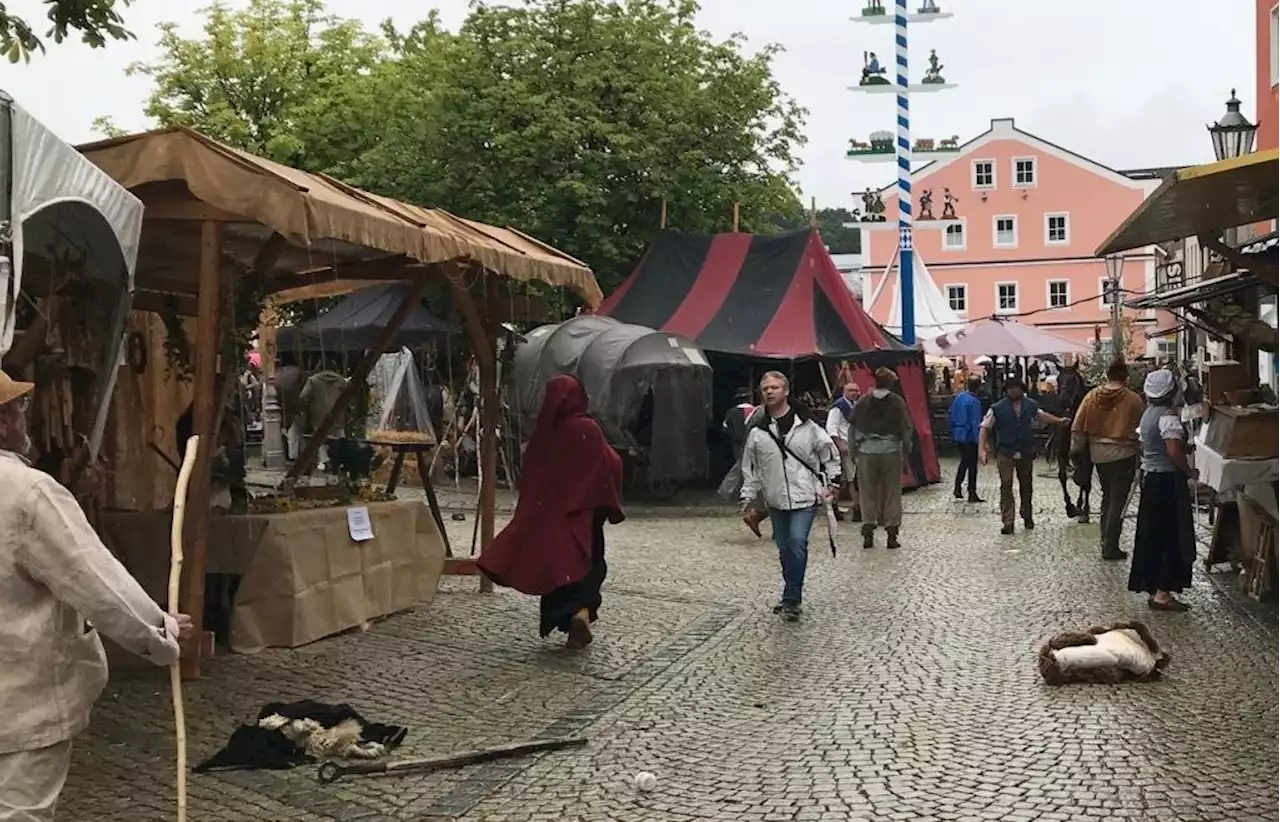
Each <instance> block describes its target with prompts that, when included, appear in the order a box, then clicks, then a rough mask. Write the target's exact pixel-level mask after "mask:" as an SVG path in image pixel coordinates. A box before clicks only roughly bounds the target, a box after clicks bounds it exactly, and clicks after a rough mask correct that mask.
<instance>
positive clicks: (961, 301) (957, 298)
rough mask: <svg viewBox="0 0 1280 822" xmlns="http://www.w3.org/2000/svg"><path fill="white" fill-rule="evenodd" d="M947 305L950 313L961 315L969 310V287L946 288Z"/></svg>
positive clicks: (953, 286) (951, 286)
mask: <svg viewBox="0 0 1280 822" xmlns="http://www.w3.org/2000/svg"><path fill="white" fill-rule="evenodd" d="M947 305H949V306H951V310H952V311H956V312H959V313H961V314H963V313H964V312H966V311H968V310H969V287H968V286H967V285H949V286H947Z"/></svg>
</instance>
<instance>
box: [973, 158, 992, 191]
mask: <svg viewBox="0 0 1280 822" xmlns="http://www.w3.org/2000/svg"><path fill="white" fill-rule="evenodd" d="M973 187H974V188H995V187H996V161H995V160H974V161H973Z"/></svg>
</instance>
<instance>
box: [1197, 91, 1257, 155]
mask: <svg viewBox="0 0 1280 822" xmlns="http://www.w3.org/2000/svg"><path fill="white" fill-rule="evenodd" d="M1207 128H1208V129H1209V137H1210V138H1212V139H1213V156H1214V157H1216V158H1218V159H1219V160H1231V159H1234V158H1236V157H1241V156H1243V155H1245V154H1248V153H1249V152H1251V151H1253V138H1254V137H1255V136H1256V135H1257V134H1258V126H1257V124H1256V123H1250V122H1249V121H1248V120H1246V119H1245V116H1244V115H1243V114H1241V113H1240V101H1239V100H1237V99H1236V90H1235V89H1231V99H1230V100H1228V101H1227V113H1226V114H1224V115H1222V119H1221V120H1219V121H1218V122H1216V123H1214V124H1213V125H1211V126H1208V127H1207Z"/></svg>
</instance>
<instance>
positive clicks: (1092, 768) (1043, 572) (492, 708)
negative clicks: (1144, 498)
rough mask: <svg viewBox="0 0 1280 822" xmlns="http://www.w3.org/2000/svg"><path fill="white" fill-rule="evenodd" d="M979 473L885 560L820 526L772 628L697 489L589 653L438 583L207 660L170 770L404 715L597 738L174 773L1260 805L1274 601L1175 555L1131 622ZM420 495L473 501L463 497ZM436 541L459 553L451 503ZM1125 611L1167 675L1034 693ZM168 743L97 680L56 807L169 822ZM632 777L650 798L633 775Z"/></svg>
mask: <svg viewBox="0 0 1280 822" xmlns="http://www.w3.org/2000/svg"><path fill="white" fill-rule="evenodd" d="M983 480H984V481H985V482H984V484H983V486H982V487H981V489H980V491H981V493H982V495H983V496H984V497H986V498H987V499H988V500H989V502H988V503H986V504H982V505H969V504H962V503H957V502H954V501H952V500H951V497H950V489H949V486H948V485H947V484H946V483H944V484H943V485H939V486H935V487H933V488H930V489H925V490H922V491H918V492H916V493H913V494H910V495H908V496H907V497H906V500H905V503H906V505H905V508H906V511H907V515H906V519H905V523H904V526H903V543H904V547H903V548H902V549H901V550H900V551H897V552H893V553H891V552H888V551H886V550H884V549H883V547H880V548H876V549H874V550H871V551H864V550H862V549H861V547H858V546H856V545H855V542H856V540H855V538H854V536H853V529H852V528H847V529H846V535H845V537H844V539H843V543H844V544H845V547H844V549H843V550H842V551H841V552H840V555H839V556H838V557H835V558H833V557H832V556H831V555H830V552H829V551H826V550H825V548H824V547H822V546H824V545H825V535H823V536H822V539H821V540H818V539H815V543H814V549H813V551H812V554H811V560H810V570H809V580H808V584H807V587H806V591H805V615H804V617H803V618H802V620H801V621H800V622H798V623H794V624H791V623H782V622H779V621H778V620H777V618H776V617H775V616H774V615H773V614H772V613H771V612H770V606H771V605H772V602H773V599H774V598H775V597H776V595H777V589H778V585H779V582H778V570H777V568H778V562H777V556H776V553H775V552H774V551H773V548H772V545H771V544H770V543H768V542H767V541H757V540H756V539H755V538H753V537H751V536H750V535H748V534H747V533H746V532H745V529H743V528H742V526H741V525H740V524H739V523H737V522H736V521H735V519H734V518H733V517H732V516H731V515H729V513H730V512H725V511H724V510H723V509H715V508H713V507H708V506H707V505H705V504H703V503H702V502H701V500H699V499H697V498H696V496H693V495H691V496H693V501H692V502H686V503H684V504H679V505H675V506H665V507H662V506H651V507H648V508H644V509H643V510H642V511H641V512H640V513H641V514H647V516H644V515H642V516H636V517H634V518H633V519H631V520H629V521H628V522H627V523H624V524H623V525H622V526H619V527H617V528H615V529H613V530H611V531H610V535H609V549H608V550H609V565H610V577H609V581H608V583H607V585H606V589H605V597H606V601H605V607H604V609H602V611H601V621H600V623H598V631H597V642H596V643H595V644H594V645H592V646H591V647H590V648H589V649H588V650H587V651H586V652H584V653H581V654H578V655H571V654H568V653H566V652H565V651H563V650H561V649H560V646H559V644H558V643H557V642H554V641H552V640H547V641H542V640H540V639H539V638H538V637H537V630H536V629H537V603H536V601H535V600H533V599H531V598H526V597H523V596H520V595H518V594H514V593H512V592H507V591H500V592H498V593H496V594H494V595H484V596H482V595H480V594H478V593H476V592H475V587H476V583H475V581H474V580H448V581H446V583H445V584H444V586H443V591H442V593H441V595H440V596H438V597H437V599H436V600H435V602H434V603H433V604H432V606H431V608H430V609H428V610H425V611H416V612H412V613H406V614H401V615H397V616H395V617H392V618H389V619H387V620H384V621H382V622H380V623H378V624H376V625H374V626H373V627H372V628H371V629H370V630H369V631H368V632H365V633H360V634H351V635H345V636H341V637H335V638H332V639H329V640H325V641H323V642H319V643H316V644H314V645H311V646H308V647H306V648H301V649H297V650H293V651H283V650H271V651H266V652H264V653H262V654H259V655H257V656H252V657H248V656H235V655H228V656H222V657H218V658H216V659H214V660H212V661H210V662H208V663H207V664H206V668H205V670H206V675H205V678H204V679H202V680H200V681H199V682H194V683H189V684H188V685H187V688H186V698H187V706H188V711H187V713H188V726H189V731H188V732H189V735H190V738H191V741H190V749H191V756H192V758H193V760H198V759H199V758H200V757H202V756H204V755H207V754H208V753H211V752H212V751H213V750H215V749H216V748H217V747H218V746H219V745H220V744H221V743H222V742H223V741H225V739H226V737H227V735H228V734H229V733H230V731H231V730H232V729H233V728H234V727H235V725H236V724H237V723H238V722H240V721H243V720H245V719H246V718H248V717H250V716H252V715H253V714H254V713H255V712H256V711H257V709H258V707H260V705H261V704H263V703H265V702H268V701H276V700H292V699H302V698H314V699H321V700H328V701H344V702H351V703H352V704H353V705H355V706H356V707H357V709H359V710H360V711H362V712H363V713H365V714H366V715H368V716H369V717H371V718H374V719H377V720H380V721H385V722H393V723H399V724H404V725H407V726H409V727H410V729H411V730H410V735H409V737H408V739H407V740H406V743H405V745H404V746H403V748H402V749H401V751H400V755H402V756H423V755H430V754H434V753H440V752H446V751H450V750H457V749H461V748H470V747H475V746H480V745H489V744H500V743H504V742H509V741H515V740H522V739H525V738H530V737H535V736H539V735H559V734H577V733H581V734H584V735H586V736H588V737H589V738H590V739H591V744H590V745H589V746H588V747H587V748H585V749H582V750H578V751H568V752H557V753H551V754H546V755H543V756H541V757H538V758H531V759H524V760H514V761H508V762H502V763H493V764H489V765H484V766H478V767H473V768H468V769H463V770H459V771H453V772H446V773H440V774H432V775H429V776H405V777H397V778H371V777H352V778H349V779H346V780H343V781H342V782H339V783H337V784H335V785H331V786H321V785H319V784H318V783H317V782H316V781H315V778H314V776H315V770H314V768H302V769H298V770H295V771H289V772H254V773H223V774H218V775H202V776H193V777H192V779H191V781H190V794H191V813H190V818H191V819H192V820H193V822H195V821H196V820H321V821H322V822H329V820H361V821H362V822H374V821H375V820H378V821H379V822H380V821H381V820H459V822H481V821H482V820H487V822H533V820H583V821H585V820H592V822H595V821H596V820H599V821H600V822H604V821H605V820H609V821H610V822H613V821H614V820H616V822H630V821H631V820H634V821H635V822H642V821H643V822H655V821H656V820H672V821H673V822H675V821H676V820H726V821H727V820H744V822H770V821H771V820H795V821H796V822H803V820H857V819H866V820H1081V819H1083V820H1087V819H1114V820H1180V821H1184V822H1192V821H1193V820H1245V819H1274V818H1275V814H1276V807H1277V787H1276V773H1277V767H1278V765H1277V732H1276V728H1277V672H1276V659H1277V630H1276V613H1275V610H1274V607H1272V606H1263V605H1258V604H1256V603H1253V602H1249V601H1247V600H1244V599H1243V598H1242V597H1241V596H1240V595H1239V593H1238V591H1237V586H1236V583H1235V580H1234V578H1233V577H1231V576H1230V575H1225V574H1222V575H1214V576H1209V575H1206V574H1205V573H1204V571H1203V569H1202V568H1200V567H1199V566H1197V570H1196V579H1195V584H1194V587H1193V589H1191V590H1190V591H1188V592H1187V594H1186V596H1185V598H1186V600H1187V601H1188V602H1190V603H1191V604H1192V606H1193V610H1192V611H1191V612H1189V613H1186V614H1165V613H1159V614H1157V613H1151V612H1148V611H1147V610H1146V608H1145V603H1144V602H1143V601H1142V599H1141V598H1140V597H1137V596H1134V595H1130V594H1129V593H1128V592H1127V591H1126V590H1125V583H1126V580H1127V574H1128V568H1127V565H1125V564H1123V563H1118V564H1113V563H1104V562H1102V561H1100V560H1099V559H1098V556H1097V525H1096V524H1095V525H1080V524H1078V523H1073V522H1069V521H1067V520H1066V518H1065V516H1064V515H1063V514H1062V510H1061V500H1060V495H1059V494H1058V493H1057V490H1056V487H1054V486H1053V485H1052V484H1051V483H1050V481H1049V480H1047V479H1045V478H1043V477H1038V478H1037V484H1038V487H1037V500H1036V502H1037V528H1036V530H1035V531H1032V532H1024V531H1021V530H1020V531H1019V532H1018V533H1017V534H1016V535H1014V536H1011V537H1003V536H1001V535H1000V534H999V533H998V529H999V518H998V516H997V515H996V513H995V509H996V506H995V504H994V500H995V497H996V489H995V488H994V487H991V483H993V482H994V480H995V475H994V471H993V470H986V471H984V475H983ZM442 497H444V499H442V502H443V503H444V504H445V505H446V506H453V507H455V508H457V509H459V510H465V509H466V508H467V507H468V505H469V504H470V503H468V502H467V499H468V496H467V492H466V491H465V489H464V490H463V491H462V492H461V493H458V494H456V495H455V494H454V493H453V492H451V491H445V492H443V493H442ZM720 514H724V515H720ZM449 527H450V531H451V535H452V537H453V540H454V545H455V550H458V546H461V550H460V552H462V553H465V551H466V546H467V544H468V543H469V541H470V536H471V522H470V520H469V518H468V521H466V522H450V523H449ZM1127 527H1128V529H1129V530H1131V528H1132V521H1130V522H1129V523H1128V525H1127ZM819 533H820V532H815V537H817V536H818V534H819ZM1128 538H1130V537H1128V531H1127V532H1126V539H1128ZM881 541H883V535H881ZM881 544H882V542H881ZM1202 550H1203V549H1202ZM1126 618H1137V619H1142V620H1144V621H1146V622H1147V623H1148V625H1150V626H1151V628H1152V630H1153V632H1154V633H1155V635H1156V636H1157V638H1158V639H1159V640H1160V641H1161V642H1162V643H1163V644H1165V646H1166V647H1167V648H1168V650H1169V651H1170V653H1171V654H1172V657H1173V661H1172V663H1171V666H1170V668H1169V675H1168V677H1167V678H1166V679H1165V680H1164V681H1161V682H1158V683H1151V684H1130V685H1126V686H1116V687H1109V686H1091V687H1068V688H1060V689H1051V688H1047V687H1045V686H1044V685H1042V684H1041V682H1040V680H1039V677H1038V675H1037V673H1036V670H1035V666H1034V651H1035V649H1036V648H1037V647H1038V646H1039V644H1040V643H1041V642H1042V641H1043V640H1044V639H1045V638H1046V637H1048V636H1050V635H1052V634H1055V633H1058V632H1059V631H1062V630H1066V629H1073V628H1080V627H1084V626H1088V625H1090V624H1095V623H1100V622H1109V621H1112V620H1116V619H1126ZM172 757H173V734H172V719H171V715H170V708H169V696H168V689H167V683H166V680H165V678H164V676H163V672H159V671H153V670H149V669H145V668H138V667H134V666H122V667H119V668H117V670H116V671H115V673H114V675H113V681H112V683H111V685H110V686H109V687H108V692H107V693H106V694H105V695H104V697H103V699H102V700H101V701H100V703H99V706H98V709H97V711H96V712H95V716H94V721H93V723H92V725H91V726H90V728H89V730H88V731H87V732H86V733H85V734H83V735H82V736H81V737H80V738H79V739H78V740H77V743H76V746H75V757H74V764H73V768H72V774H71V778H70V779H69V781H68V785H67V789H66V791H65V792H64V794H63V799H64V801H63V807H62V810H61V814H60V818H61V819H68V820H108V821H113V820H129V822H145V821H146V820H167V819H172V818H173V811H172V803H173V796H174V792H173V773H172ZM640 770H649V771H653V772H654V773H655V774H657V776H658V787H657V789H656V790H654V791H653V792H651V793H637V792H636V791H635V789H634V788H633V787H632V786H631V779H632V777H633V776H634V774H635V773H636V772H637V771H640Z"/></svg>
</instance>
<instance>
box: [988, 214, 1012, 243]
mask: <svg viewBox="0 0 1280 822" xmlns="http://www.w3.org/2000/svg"><path fill="white" fill-rule="evenodd" d="M993 242H994V244H995V246H996V247H997V248H1014V247H1016V246H1017V245H1018V218H1017V217H1015V216H1013V215H1012V214H1006V215H1005V216H1003V217H996V219H995V238H994V240H993Z"/></svg>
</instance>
